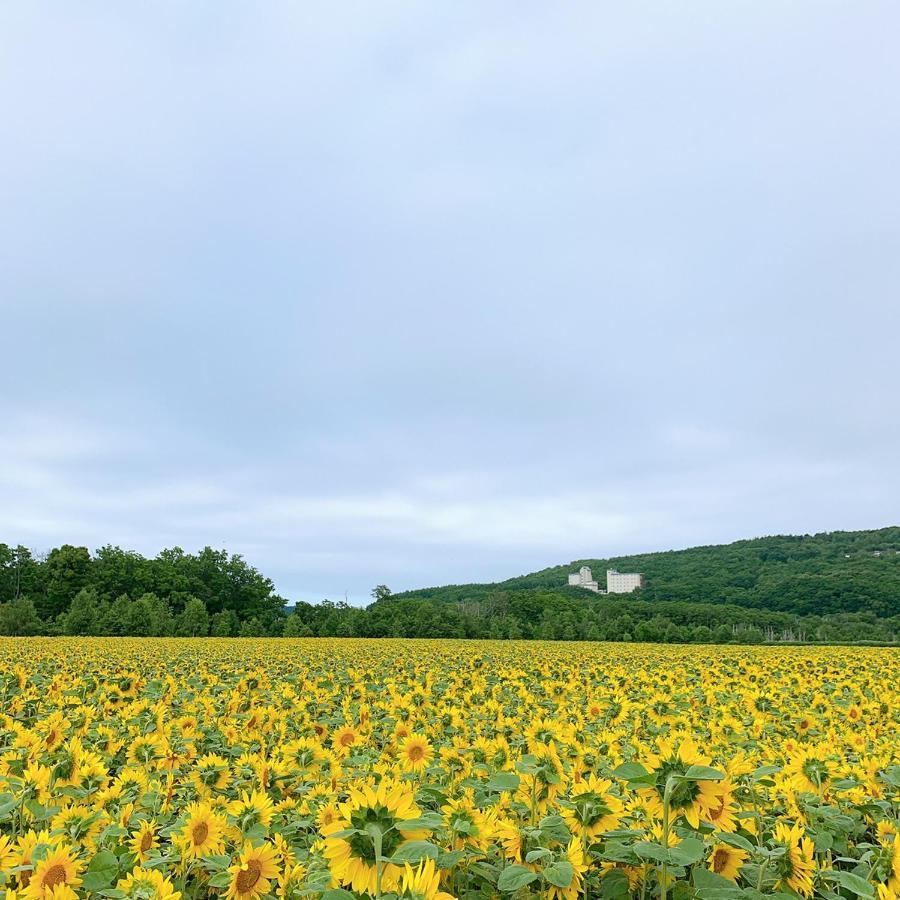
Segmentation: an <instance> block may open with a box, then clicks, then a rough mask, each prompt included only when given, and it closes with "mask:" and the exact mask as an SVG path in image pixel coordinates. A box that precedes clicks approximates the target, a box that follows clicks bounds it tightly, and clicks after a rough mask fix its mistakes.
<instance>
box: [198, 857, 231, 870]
mask: <svg viewBox="0 0 900 900" xmlns="http://www.w3.org/2000/svg"><path fill="white" fill-rule="evenodd" d="M202 862H203V865H204V866H205V867H206V868H207V869H209V871H210V872H221V871H222V870H223V869H227V868H228V867H229V866H230V865H231V857H230V856H229V855H228V854H227V853H222V854H219V855H217V856H204V857H203V859H202Z"/></svg>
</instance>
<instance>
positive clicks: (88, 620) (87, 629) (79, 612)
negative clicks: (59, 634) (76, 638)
mask: <svg viewBox="0 0 900 900" xmlns="http://www.w3.org/2000/svg"><path fill="white" fill-rule="evenodd" d="M103 618H104V616H103V615H102V610H101V607H100V598H99V597H98V596H97V592H96V591H95V590H94V589H93V588H82V589H81V590H80V591H79V592H78V593H77V594H76V595H75V597H74V598H73V600H72V603H71V605H70V606H69V611H68V612H67V613H65V614H64V615H63V617H62V626H63V631H65V633H66V634H73V635H75V634H84V635H91V634H99V633H100V631H101V622H102V621H103Z"/></svg>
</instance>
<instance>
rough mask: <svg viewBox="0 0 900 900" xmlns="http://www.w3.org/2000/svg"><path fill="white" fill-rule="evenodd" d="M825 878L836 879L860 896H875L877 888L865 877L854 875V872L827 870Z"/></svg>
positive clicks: (842, 885)
mask: <svg viewBox="0 0 900 900" xmlns="http://www.w3.org/2000/svg"><path fill="white" fill-rule="evenodd" d="M825 878H827V879H829V880H830V881H836V882H837V883H838V884H839V885H840V886H841V887H843V888H847V890H848V891H852V892H853V893H854V894H856V895H857V896H858V897H874V896H875V888H874V887H872V885H871V884H869V882H868V881H866V879H865V878H861V877H860V876H859V875H854V874H853V873H852V872H826V873H825Z"/></svg>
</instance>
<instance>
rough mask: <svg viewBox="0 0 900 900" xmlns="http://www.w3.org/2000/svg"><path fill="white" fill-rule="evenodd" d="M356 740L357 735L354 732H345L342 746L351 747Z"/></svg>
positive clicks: (342, 736) (342, 737)
mask: <svg viewBox="0 0 900 900" xmlns="http://www.w3.org/2000/svg"><path fill="white" fill-rule="evenodd" d="M355 740H356V735H355V734H354V733H353V732H352V731H348V732H345V733H344V734H342V735H341V741H340V743H341V746H342V747H349V746H350V745H351V744H352V743H353V742H354V741H355Z"/></svg>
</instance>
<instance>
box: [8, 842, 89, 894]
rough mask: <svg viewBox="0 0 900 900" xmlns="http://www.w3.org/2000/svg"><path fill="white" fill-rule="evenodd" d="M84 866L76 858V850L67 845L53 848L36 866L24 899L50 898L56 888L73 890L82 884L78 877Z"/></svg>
mask: <svg viewBox="0 0 900 900" xmlns="http://www.w3.org/2000/svg"><path fill="white" fill-rule="evenodd" d="M82 868H83V864H82V863H81V862H80V861H79V860H78V859H77V858H76V856H75V852H74V850H73V849H72V848H71V847H70V846H68V845H67V844H58V845H56V846H55V847H51V848H50V850H49V852H48V853H47V855H46V856H44V857H43V858H42V859H40V860H38V861H37V862H35V864H34V871H33V872H32V873H31V877H30V878H29V880H28V887H26V888H25V890H24V891H23V893H22V896H23V897H28V898H31V900H38V898H44V897H49V896H51V895H52V893H53V890H54V888H59V887H63V886H65V887H67V888H70V889H71V888H73V887H77V886H78V885H79V884H81V879H80V878H79V877H78V875H79V873H80V872H81V870H82Z"/></svg>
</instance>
